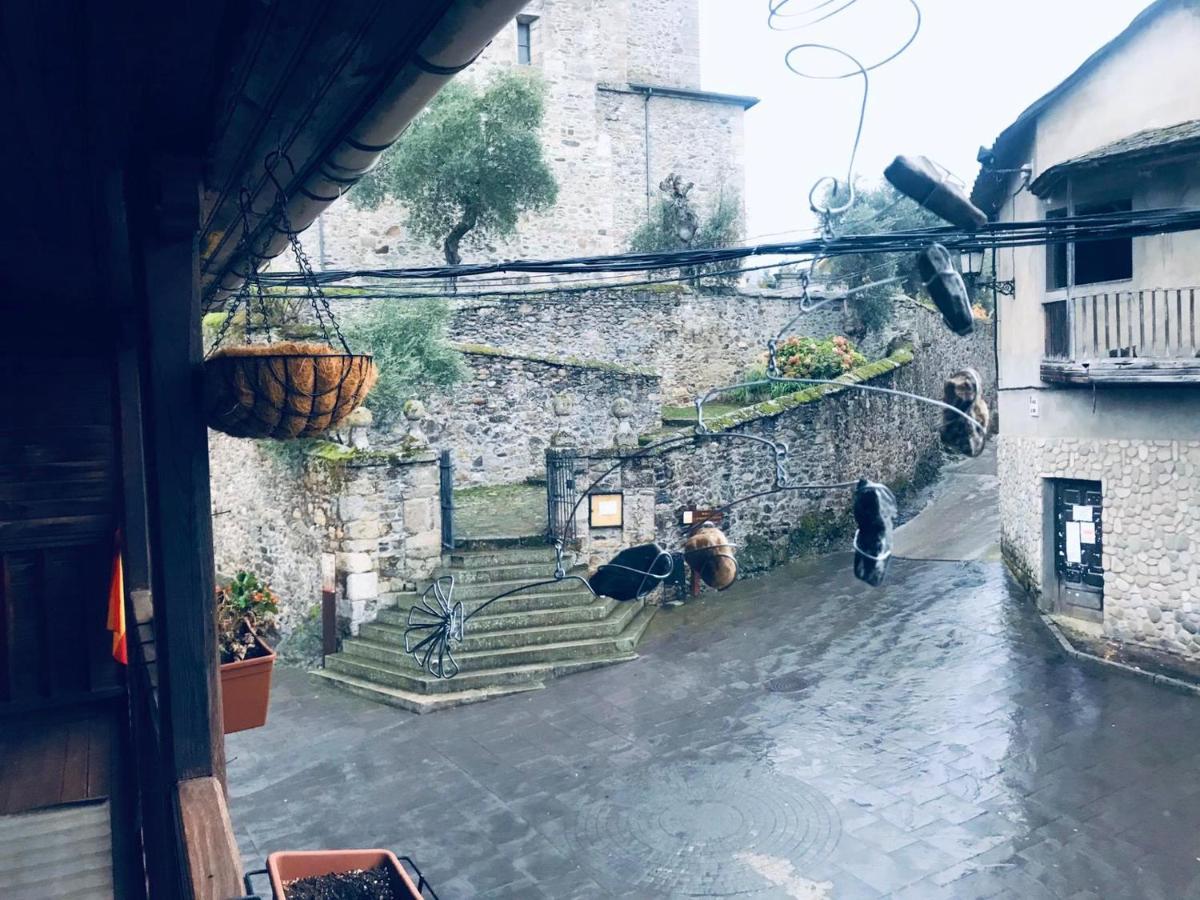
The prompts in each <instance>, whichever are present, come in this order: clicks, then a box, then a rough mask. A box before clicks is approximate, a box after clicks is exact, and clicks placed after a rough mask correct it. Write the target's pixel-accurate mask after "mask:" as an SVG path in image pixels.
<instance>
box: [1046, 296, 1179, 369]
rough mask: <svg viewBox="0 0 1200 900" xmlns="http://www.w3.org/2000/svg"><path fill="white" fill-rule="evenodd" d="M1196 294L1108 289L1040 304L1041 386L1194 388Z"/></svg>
mask: <svg viewBox="0 0 1200 900" xmlns="http://www.w3.org/2000/svg"><path fill="white" fill-rule="evenodd" d="M1198 293H1200V288H1156V289H1153V290H1138V291H1107V292H1104V293H1097V294H1089V295H1086V296H1080V297H1070V298H1067V299H1065V300H1057V301H1053V302H1050V303H1046V304H1044V305H1043V307H1042V308H1043V310H1044V311H1045V316H1046V348H1045V354H1044V358H1043V360H1042V381H1047V382H1055V383H1059V384H1090V385H1104V384H1111V385H1131V384H1200V342H1198V341H1197V334H1198V332H1200V327H1198V325H1197V321H1196V299H1197V294H1198Z"/></svg>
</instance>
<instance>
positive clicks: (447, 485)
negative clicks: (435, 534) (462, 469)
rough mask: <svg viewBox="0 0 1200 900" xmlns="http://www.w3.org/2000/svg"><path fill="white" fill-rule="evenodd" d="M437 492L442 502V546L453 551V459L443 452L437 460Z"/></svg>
mask: <svg viewBox="0 0 1200 900" xmlns="http://www.w3.org/2000/svg"><path fill="white" fill-rule="evenodd" d="M438 474H439V476H440V481H439V485H438V486H439V492H440V496H441V501H442V546H443V547H445V548H446V549H447V550H453V549H454V458H453V457H452V456H451V455H450V451H449V450H443V451H442V455H441V457H440V458H439V459H438Z"/></svg>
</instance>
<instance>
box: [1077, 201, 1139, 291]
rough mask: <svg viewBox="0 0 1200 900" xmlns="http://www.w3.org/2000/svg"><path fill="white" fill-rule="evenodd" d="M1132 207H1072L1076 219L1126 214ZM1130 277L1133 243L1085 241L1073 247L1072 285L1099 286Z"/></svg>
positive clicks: (1127, 203) (1127, 204) (1125, 204)
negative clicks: (1119, 213)
mask: <svg viewBox="0 0 1200 900" xmlns="http://www.w3.org/2000/svg"><path fill="white" fill-rule="evenodd" d="M1131 209H1133V203H1131V202H1130V201H1129V200H1118V201H1116V202H1115V203H1081V204H1080V205H1079V206H1076V207H1075V215H1077V216H1094V215H1099V214H1101V213H1115V212H1129V211H1130V210H1131ZM1132 277H1133V239H1132V238H1114V239H1113V240H1111V241H1088V242H1087V243H1086V244H1076V245H1075V282H1074V283H1075V284H1077V285H1078V284H1098V283H1099V282H1101V281H1127V280H1129V279H1130V278H1132Z"/></svg>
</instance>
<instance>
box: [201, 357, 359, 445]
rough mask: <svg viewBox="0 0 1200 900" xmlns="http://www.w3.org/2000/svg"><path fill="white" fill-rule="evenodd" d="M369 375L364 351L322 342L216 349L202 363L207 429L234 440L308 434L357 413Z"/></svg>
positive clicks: (316, 433)
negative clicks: (337, 347) (353, 351)
mask: <svg viewBox="0 0 1200 900" xmlns="http://www.w3.org/2000/svg"><path fill="white" fill-rule="evenodd" d="M377 377H378V372H377V371H376V368H375V363H374V361H373V360H372V357H371V356H370V354H365V353H346V352H343V351H340V350H336V349H334V348H333V347H330V346H328V345H326V344H319V343H307V342H305V343H300V342H281V343H269V344H243V345H240V346H233V347H222V348H219V349H218V350H216V352H214V353H213V354H212V355H211V356H210V357H209V358H208V359H207V360H205V362H204V398H205V410H206V415H207V418H208V425H209V427H210V428H212V429H214V430H216V431H221V432H224V433H225V434H228V435H231V436H232V437H238V438H271V439H273V440H291V439H293V438H307V437H315V436H317V435H319V434H322V433H323V432H326V431H328V430H329V429H331V428H336V427H337V426H338V425H340V424H341V423H342V421H343V420H345V418H346V417H347V416H349V415H350V413H352V412H354V410H356V409H358V407H359V406H361V405H362V402H363V400H365V399H366V397H367V393H368V392H369V391H370V390H371V387H372V386H373V385H374V384H375V379H376V378H377Z"/></svg>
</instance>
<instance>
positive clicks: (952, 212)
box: [883, 156, 988, 231]
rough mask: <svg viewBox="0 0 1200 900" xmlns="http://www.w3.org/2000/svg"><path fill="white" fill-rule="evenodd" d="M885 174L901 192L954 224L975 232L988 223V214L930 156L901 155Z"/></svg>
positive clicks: (884, 171) (885, 170)
mask: <svg viewBox="0 0 1200 900" xmlns="http://www.w3.org/2000/svg"><path fill="white" fill-rule="evenodd" d="M883 175H884V177H885V178H886V179H887V180H888V181H890V182H891V184H892V187H894V188H895V189H896V190H898V191H899V192H900V193H902V194H904V195H905V196H906V197H909V198H911V199H913V200H915V201H916V202H917V203H919V204H920V205H921V206H923V207H925V209H927V210H929V211H930V212H931V213H933V214H934V215H935V216H939V217H941V218H943V219H945V220H946V221H947V222H949V223H950V224H951V225H955V226H957V227H959V228H964V229H966V230H967V231H974V230H975V229H977V228H982V227H983V226H984V225H986V224H987V220H988V218H987V215H986V214H985V213H984V211H983V210H981V209H980V208H979V207H978V206H976V205H975V204H974V203H972V202H971V200H970V198H969V197H967V193H966V191H964V190H963V189H962V188H961V187H959V186H958V185H957V184H955V183H954V182H952V181H950V180H949V178H948V177H947V175H946V173H945V172H944V171H942V170H940V169H939V168H938V166H937V165H936V164H935V163H934V162H933V161H932V160H931V159H929V157H927V156H897V157H896V158H895V160H893V161H892V164H891V165H890V166H888V167H887V168H886V169H884V170H883Z"/></svg>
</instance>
